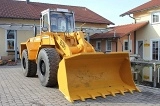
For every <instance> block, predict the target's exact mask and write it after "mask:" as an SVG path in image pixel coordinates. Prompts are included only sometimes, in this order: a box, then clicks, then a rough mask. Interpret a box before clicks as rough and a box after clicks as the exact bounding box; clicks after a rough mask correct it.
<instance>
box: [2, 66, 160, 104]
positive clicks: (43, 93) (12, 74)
mask: <svg viewBox="0 0 160 106" xmlns="http://www.w3.org/2000/svg"><path fill="white" fill-rule="evenodd" d="M139 88H140V89H141V91H142V92H141V93H138V92H135V93H134V94H130V93H125V96H123V95H120V94H117V95H116V97H113V96H107V98H102V97H97V99H96V100H93V99H86V101H85V102H82V101H75V102H74V103H70V102H68V101H67V100H66V99H65V98H64V97H63V94H62V93H61V92H60V91H59V90H58V88H46V87H43V86H41V84H40V81H39V79H38V78H37V77H35V78H27V77H24V76H23V74H22V72H21V67H20V65H17V66H0V106H64V105H68V106H74V105H76V106H144V105H147V106H160V89H158V88H151V87H145V86H140V85H139Z"/></svg>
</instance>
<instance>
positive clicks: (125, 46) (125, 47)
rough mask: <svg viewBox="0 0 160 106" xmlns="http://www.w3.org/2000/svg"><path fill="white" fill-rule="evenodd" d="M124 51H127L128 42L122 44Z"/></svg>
mask: <svg viewBox="0 0 160 106" xmlns="http://www.w3.org/2000/svg"><path fill="white" fill-rule="evenodd" d="M124 50H128V41H125V42H124Z"/></svg>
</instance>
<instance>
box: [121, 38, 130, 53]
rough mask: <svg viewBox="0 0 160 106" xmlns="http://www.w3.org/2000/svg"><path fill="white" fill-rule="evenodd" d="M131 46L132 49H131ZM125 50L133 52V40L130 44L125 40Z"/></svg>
mask: <svg viewBox="0 0 160 106" xmlns="http://www.w3.org/2000/svg"><path fill="white" fill-rule="evenodd" d="M129 45H130V48H129ZM123 50H124V51H129V52H132V40H130V43H128V40H124V43H123Z"/></svg>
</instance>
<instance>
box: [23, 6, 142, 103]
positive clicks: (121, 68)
mask: <svg viewBox="0 0 160 106" xmlns="http://www.w3.org/2000/svg"><path fill="white" fill-rule="evenodd" d="M41 13H42V17H41V19H40V34H39V35H36V37H33V38H30V39H28V40H27V41H26V42H24V43H21V50H20V52H21V63H22V70H23V73H24V76H26V77H34V76H35V75H36V73H37V74H38V77H39V79H40V82H41V84H42V85H43V86H46V87H55V86H57V85H58V87H59V90H60V91H61V92H62V93H63V94H64V96H65V98H66V99H67V100H68V101H70V102H74V100H82V101H85V99H87V98H92V99H96V97H98V96H101V97H104V98H105V97H106V95H112V96H115V94H117V93H120V94H122V95H124V93H125V92H130V93H133V91H139V92H140V90H139V89H138V88H137V87H136V85H135V83H134V81H133V79H132V73H131V66H130V59H129V54H128V53H123V52H122V53H109V54H104V53H100V52H96V51H95V50H94V48H93V47H92V45H91V44H90V43H88V42H87V41H86V40H85V39H84V33H83V32H82V31H75V20H74V14H73V12H69V11H67V10H64V9H61V10H50V9H47V10H44V11H42V12H41Z"/></svg>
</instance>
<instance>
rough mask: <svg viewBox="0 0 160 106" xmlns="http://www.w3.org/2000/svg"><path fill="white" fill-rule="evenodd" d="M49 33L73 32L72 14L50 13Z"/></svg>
mask: <svg viewBox="0 0 160 106" xmlns="http://www.w3.org/2000/svg"><path fill="white" fill-rule="evenodd" d="M50 15H51V16H50V17H51V19H50V22H51V32H73V31H74V18H73V14H72V13H55V12H51V14H50Z"/></svg>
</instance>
